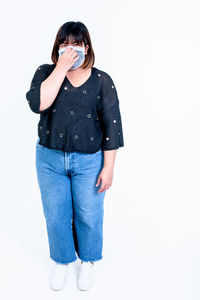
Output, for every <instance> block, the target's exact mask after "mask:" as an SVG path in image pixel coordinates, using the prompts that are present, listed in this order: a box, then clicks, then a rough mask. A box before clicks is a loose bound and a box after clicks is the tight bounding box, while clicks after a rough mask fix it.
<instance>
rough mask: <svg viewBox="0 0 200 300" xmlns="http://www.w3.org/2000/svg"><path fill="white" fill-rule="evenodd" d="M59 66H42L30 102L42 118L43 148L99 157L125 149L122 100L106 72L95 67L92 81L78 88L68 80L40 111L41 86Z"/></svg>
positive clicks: (90, 79)
mask: <svg viewBox="0 0 200 300" xmlns="http://www.w3.org/2000/svg"><path fill="white" fill-rule="evenodd" d="M55 66H56V65H55V64H43V65H41V66H39V67H38V68H37V69H36V71H35V74H34V76H33V79H32V81H31V85H30V89H29V90H28V91H27V93H26V99H27V102H28V104H29V107H30V109H31V110H32V111H33V112H34V113H37V114H40V120H39V123H38V136H39V137H40V141H39V144H41V145H43V146H45V147H48V148H51V149H57V150H62V151H66V152H74V151H77V152H84V153H95V152H97V151H98V150H100V149H101V150H102V151H105V150H114V149H118V148H119V147H123V146H124V139H123V130H122V120H121V114H120V108H119V99H118V95H117V91H116V87H115V84H114V82H113V80H112V78H111V77H110V75H108V74H107V73H106V72H104V71H101V70H99V69H97V68H95V67H92V73H91V75H90V77H89V78H88V79H87V80H86V81H85V82H84V83H83V84H82V85H81V86H79V87H74V86H73V85H72V84H71V82H70V81H69V80H68V78H67V77H66V76H65V78H64V80H63V83H62V85H61V87H60V90H59V92H58V94H57V97H56V98H55V100H54V102H53V103H52V105H51V106H49V107H48V108H46V109H44V110H42V111H40V110H39V108H40V85H41V83H42V81H44V80H45V79H46V78H47V77H48V76H49V75H50V74H51V72H52V71H53V69H54V68H55Z"/></svg>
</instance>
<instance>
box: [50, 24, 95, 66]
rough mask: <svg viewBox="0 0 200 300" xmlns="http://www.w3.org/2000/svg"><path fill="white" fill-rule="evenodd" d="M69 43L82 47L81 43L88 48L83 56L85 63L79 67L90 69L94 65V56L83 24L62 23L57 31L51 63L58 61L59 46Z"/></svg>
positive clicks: (88, 35)
mask: <svg viewBox="0 0 200 300" xmlns="http://www.w3.org/2000/svg"><path fill="white" fill-rule="evenodd" d="M70 42H76V43H77V44H78V45H82V43H84V46H86V45H88V46H89V48H88V51H87V55H86V56H85V61H84V63H83V65H82V66H81V67H82V68H84V69H86V68H90V67H92V66H93V65H94V61H95V55H94V51H93V48H92V43H91V39H90V34H89V32H88V29H87V27H86V26H85V25H84V24H83V23H81V22H74V21H71V22H67V23H64V24H63V25H62V26H61V27H60V29H59V30H58V32H57V35H56V39H55V42H54V45H53V50H52V53H51V60H52V61H53V63H54V64H56V63H57V61H58V50H59V45H61V44H62V43H70Z"/></svg>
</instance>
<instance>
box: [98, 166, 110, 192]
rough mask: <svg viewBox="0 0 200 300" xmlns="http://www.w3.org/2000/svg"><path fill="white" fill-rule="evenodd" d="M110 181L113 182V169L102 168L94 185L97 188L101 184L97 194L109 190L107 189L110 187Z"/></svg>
mask: <svg viewBox="0 0 200 300" xmlns="http://www.w3.org/2000/svg"><path fill="white" fill-rule="evenodd" d="M112 181H113V168H109V167H103V169H102V170H101V173H100V174H99V177H98V180H97V183H96V186H98V185H99V184H100V182H101V187H100V189H99V190H98V193H102V192H104V191H106V190H107V189H109V187H110V186H111V185H112Z"/></svg>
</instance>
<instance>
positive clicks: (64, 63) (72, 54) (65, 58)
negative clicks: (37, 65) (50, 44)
mask: <svg viewBox="0 0 200 300" xmlns="http://www.w3.org/2000/svg"><path fill="white" fill-rule="evenodd" d="M78 59H79V56H78V53H77V52H76V51H75V50H74V49H73V48H67V49H66V50H65V51H64V52H63V54H62V55H61V56H60V57H59V58H58V62H57V65H60V66H61V67H62V68H63V67H64V68H65V70H66V72H67V71H68V70H69V69H70V68H71V67H72V66H73V64H74V63H75V62H76V61H77V60H78Z"/></svg>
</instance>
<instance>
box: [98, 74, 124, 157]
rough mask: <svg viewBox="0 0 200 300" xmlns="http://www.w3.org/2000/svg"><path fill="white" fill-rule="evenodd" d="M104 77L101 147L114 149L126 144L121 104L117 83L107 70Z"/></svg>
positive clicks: (101, 108) (101, 103) (100, 112)
mask: <svg viewBox="0 0 200 300" xmlns="http://www.w3.org/2000/svg"><path fill="white" fill-rule="evenodd" d="M101 77H102V80H103V82H102V87H101V97H100V98H101V99H100V111H99V116H100V123H101V127H102V130H103V142H102V146H101V149H102V150H103V151H105V150H114V149H118V148H119V147H123V146H124V137H123V128H122V118H121V112H120V104H119V99H118V94H117V90H116V87H115V84H114V82H113V80H112V78H111V77H110V75H108V74H107V73H106V72H104V74H103V75H102V76H101Z"/></svg>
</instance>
